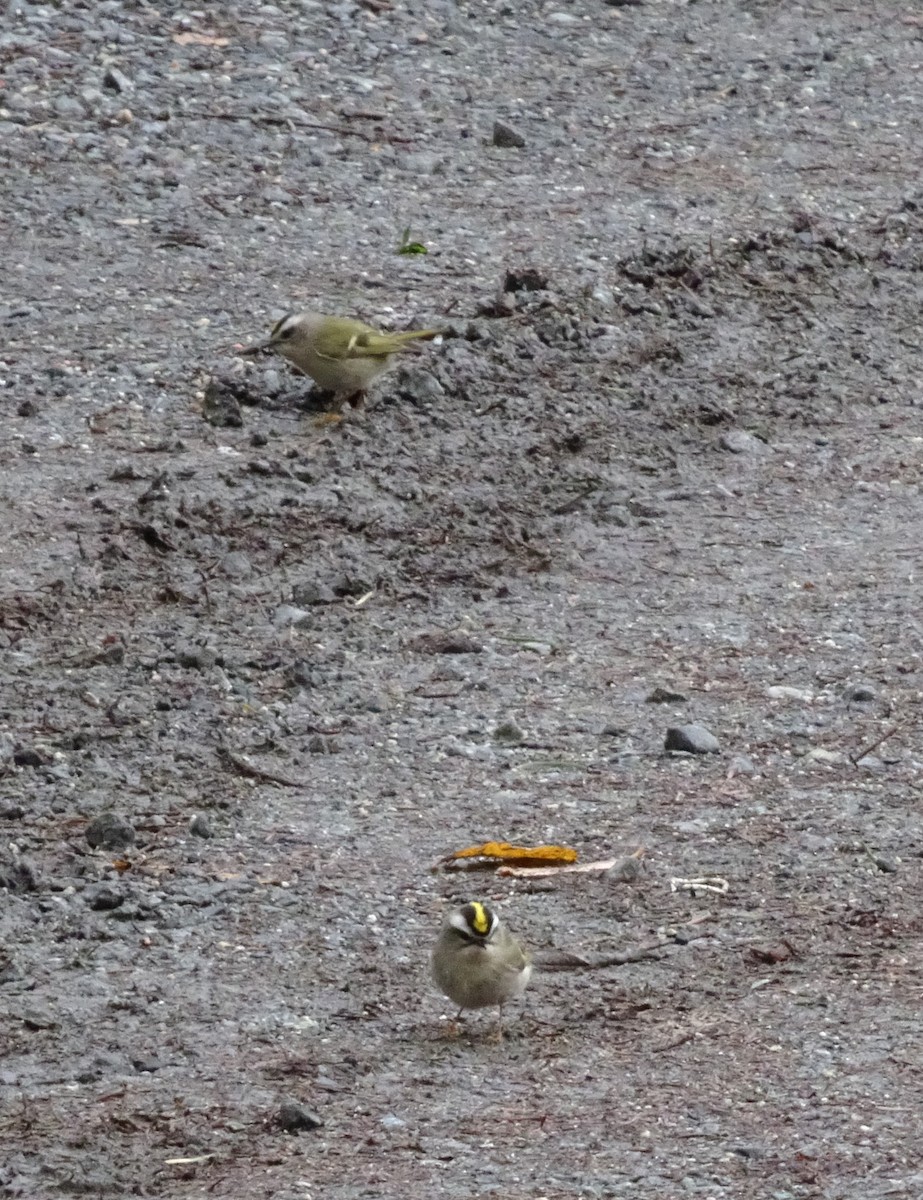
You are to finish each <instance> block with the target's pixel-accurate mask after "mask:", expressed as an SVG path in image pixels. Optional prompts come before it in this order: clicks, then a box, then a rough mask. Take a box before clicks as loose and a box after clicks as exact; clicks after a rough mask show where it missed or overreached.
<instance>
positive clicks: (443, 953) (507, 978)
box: [432, 900, 532, 1037]
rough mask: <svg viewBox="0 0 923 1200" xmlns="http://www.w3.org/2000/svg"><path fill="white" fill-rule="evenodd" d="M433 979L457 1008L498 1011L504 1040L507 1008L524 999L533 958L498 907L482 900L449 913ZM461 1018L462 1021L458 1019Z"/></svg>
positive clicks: (499, 1032) (435, 954) (499, 1031)
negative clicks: (510, 1001)
mask: <svg viewBox="0 0 923 1200" xmlns="http://www.w3.org/2000/svg"><path fill="white" fill-rule="evenodd" d="M432 970H433V978H434V979H435V981H436V983H437V984H438V985H439V987H440V988H441V989H442V991H443V992H445V994H446V995H447V996H448V997H449V999H450V1000H453V1001H454V1002H455V1003H456V1004H457V1005H458V1006H459V1010H458V1016H461V1014H462V1013H463V1012H464V1010H465V1009H466V1008H492V1007H493V1006H494V1005H496V1006H497V1008H498V1009H499V1015H498V1021H497V1036H498V1037H502V1036H503V1006H504V1004H506V1002H507V1001H508V1000H513V999H515V998H516V997H517V996H520V995H522V993H523V991H524V990H525V987H526V984H528V982H529V978H530V977H531V975H532V960H531V958H530V957H529V955H528V954H527V953H526V951H524V950H523V948H522V946H520V944H519V942H517V940H516V939H515V938H514V937H513V935H512V934H511V933H510V931H509V930H508V929H507V927H506V926H505V925H504V924H503V922H502V921H501V920H500V918H499V917H498V916H497V914H496V913H495V912H494V911H493V909H491V908H488V906H487V905H486V904H482V903H480V902H479V901H477V900H475V901H472V902H471V903H470V904H464V905H462V906H461V908H455V909H453V910H452V911H451V912H450V913H448V914H447V916H446V918H445V920H444V922H443V925H442V930H441V931H440V934H439V937H438V939H437V941H436V945H435V946H434V947H433V954H432ZM456 1019H457V1018H456Z"/></svg>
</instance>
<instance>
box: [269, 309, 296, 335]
mask: <svg viewBox="0 0 923 1200" xmlns="http://www.w3.org/2000/svg"><path fill="white" fill-rule="evenodd" d="M292 315H293V314H292V313H286V314H285V316H284V317H283V318H282V319H281V320H280V321H276V323H275V325H273V327H272V333H271V334H270V335H269V337H270V340H271V341H273V342H287V341H288V339H289V338H290V337H291V336H292V335H293V334H294V332H295V326H294V325H288V324H287V322H288V321H289V319H290V318H291V317H292Z"/></svg>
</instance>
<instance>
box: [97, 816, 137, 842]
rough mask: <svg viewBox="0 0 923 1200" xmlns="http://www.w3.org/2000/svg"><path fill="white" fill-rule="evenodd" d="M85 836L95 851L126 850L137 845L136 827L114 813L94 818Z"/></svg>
mask: <svg viewBox="0 0 923 1200" xmlns="http://www.w3.org/2000/svg"><path fill="white" fill-rule="evenodd" d="M85 836H86V839H87V842H88V843H89V845H90V846H92V847H93V849H94V850H126V849H127V848H128V847H129V846H133V845H134V844H135V831H134V827H133V826H132V825H130V824H129V823H128V821H126V820H125V818H124V817H120V816H119V815H118V813H114V812H104V813H100V814H99V816H98V817H94V818H93V820H92V821H91V822H90V823H89V825H88V826H87V831H86V835H85Z"/></svg>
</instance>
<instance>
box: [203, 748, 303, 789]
mask: <svg viewBox="0 0 923 1200" xmlns="http://www.w3.org/2000/svg"><path fill="white" fill-rule="evenodd" d="M218 757H219V758H220V759H221V761H222V762H223V763H224V764H225V765H226V766H228V767H232V768H233V769H234V770H235V771H237V772H238V774H240V775H244V776H245V777H246V778H247V779H259V780H262V781H263V782H264V783H277V784H279V786H280V787H292V788H293V787H301V786H302V784H300V783H298V781H297V780H294V779H286V777H285V776H284V775H276V774H275V773H274V772H272V771H264V770H263V768H262V767H258V766H256V765H255V764H254V763H252V762H251V761H250V760H249V759H248V758H245V757H244V756H243V755H242V754H235V753H234V752H233V751H232V750H228V748H227V747H226V746H219V747H218Z"/></svg>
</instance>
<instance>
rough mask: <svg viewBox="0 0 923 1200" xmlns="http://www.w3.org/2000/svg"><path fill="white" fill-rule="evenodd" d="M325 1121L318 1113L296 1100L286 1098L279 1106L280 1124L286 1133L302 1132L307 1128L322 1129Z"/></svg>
mask: <svg viewBox="0 0 923 1200" xmlns="http://www.w3.org/2000/svg"><path fill="white" fill-rule="evenodd" d="M323 1124H324V1122H323V1121H322V1120H321V1118H320V1117H319V1116H318V1115H317V1114H316V1113H313V1112H311V1111H310V1109H307V1108H305V1106H304V1105H303V1104H299V1103H298V1102H297V1101H296V1100H286V1101H284V1102H283V1103H282V1104H281V1105H280V1107H279V1125H280V1126H281V1127H282V1128H283V1129H284V1130H285V1132H286V1133H301V1132H303V1131H304V1130H306V1129H320V1128H321V1126H322V1125H323Z"/></svg>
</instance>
